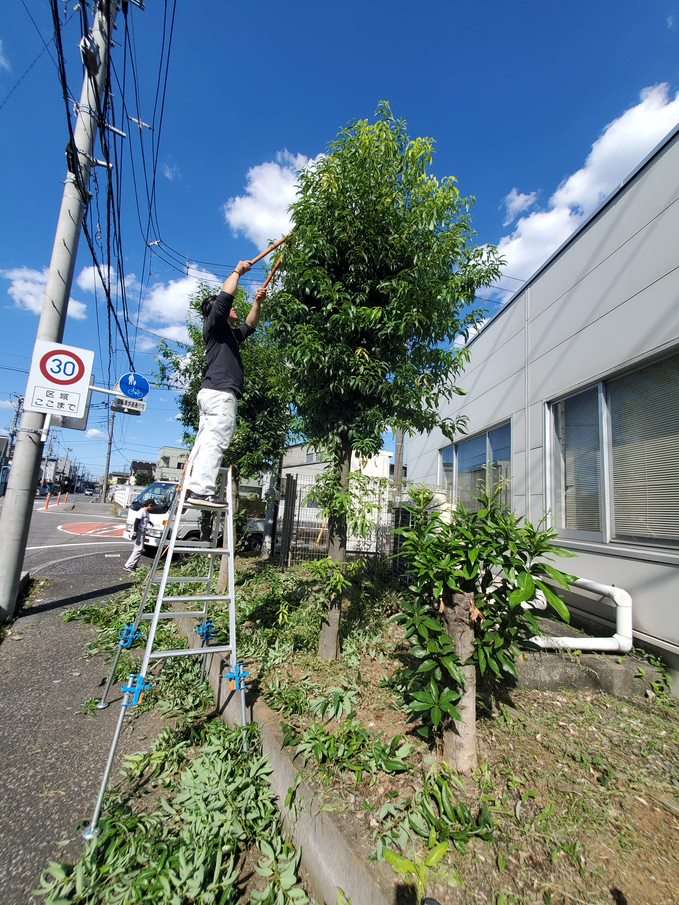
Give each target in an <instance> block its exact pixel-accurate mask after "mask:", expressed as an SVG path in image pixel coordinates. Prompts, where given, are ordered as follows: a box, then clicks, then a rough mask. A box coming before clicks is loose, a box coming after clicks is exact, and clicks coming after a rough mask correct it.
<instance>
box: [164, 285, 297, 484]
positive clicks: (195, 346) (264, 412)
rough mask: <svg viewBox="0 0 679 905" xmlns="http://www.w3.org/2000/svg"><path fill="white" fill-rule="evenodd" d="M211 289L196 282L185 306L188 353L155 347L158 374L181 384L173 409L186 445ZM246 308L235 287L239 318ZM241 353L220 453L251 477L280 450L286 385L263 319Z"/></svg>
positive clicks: (288, 413)
mask: <svg viewBox="0 0 679 905" xmlns="http://www.w3.org/2000/svg"><path fill="white" fill-rule="evenodd" d="M212 294H213V290H211V289H210V288H209V287H207V286H201V287H200V288H199V289H198V291H197V292H196V294H195V295H194V296H193V297H192V299H191V309H190V310H191V311H192V312H194V316H190V317H189V320H188V324H187V329H188V331H189V337H190V340H191V346H190V348H189V350H188V352H186V353H179V352H177V351H176V350H175V349H172V348H170V347H169V346H168V345H167V344H166V343H164V344H163V345H162V346H161V348H160V355H161V361H160V371H161V379H162V380H163V382H164V383H167V384H168V385H169V386H172V387H181V388H182V393H181V396H180V399H179V414H180V422H181V423H182V424H183V425H184V428H185V430H184V439H185V441H186V443H187V444H191V443H192V442H193V439H194V437H195V434H196V431H197V430H198V420H199V413H198V401H197V400H198V391H199V390H200V387H201V384H202V382H203V373H204V369H205V343H204V341H203V331H202V321H201V318H200V306H201V303H202V302H203V300H204V299H205V298H206V297H207V296H210V295H212ZM247 308H248V305H247V301H246V297H245V292H244V291H243V290H242V289H239V291H238V294H237V297H236V309H237V310H238V312H239V315H240V316H241V318H244V316H245V314H246V312H247ZM241 358H242V359H243V368H244V371H245V387H244V391H243V397H242V398H241V400H240V402H239V404H238V420H237V422H236V432H235V434H234V436H233V440H232V441H231V445H230V446H229V448H228V450H227V452H226V456H225V464H226V465H233V466H235V467H236V468H237V471H238V473H239V475H240V476H242V477H255V476H256V475H258V474H260V473H261V472H262V471H266V470H267V469H270V468H274V467H275V466H276V465H277V463H278V460H279V459H280V457H281V455H282V453H283V450H284V448H285V445H286V442H287V438H288V434H289V432H290V431H291V430H292V427H293V414H292V409H291V404H290V403H291V392H292V386H291V380H290V376H289V373H288V369H287V368H286V367H285V364H284V362H283V358H282V354H281V350H280V348H279V347H278V346H277V344H276V342H275V340H274V339H273V337H272V334H271V331H270V330H269V329H268V328H267V325H266V323H264V324H262V323H260V325H259V327H258V328H257V331H256V332H255V333H254V334H253V335H252V336H250V337H249V338H248V340H247V341H246V342H244V343H243V345H242V346H241Z"/></svg>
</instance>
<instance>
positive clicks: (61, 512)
mask: <svg viewBox="0 0 679 905" xmlns="http://www.w3.org/2000/svg"><path fill="white" fill-rule="evenodd" d="M33 512H42V513H44V514H45V515H70V513H69V512H63V510H61V509H60V510H59V511H58V512H53V511H52V510H51V509H48V510H47V512H45V510H44V509H43V508H42V506H40V507H39V508H38V507H37V506H36V507H35V508H34V509H33ZM73 515H75V516H79V517H80V518H82V517H83V516H86V515H87V513H86V512H74V513H73ZM91 518H106V519H113V521H114V522H119V521H120V519H121V518H122V516H120V515H99V513H96V512H93V513H92V515H91Z"/></svg>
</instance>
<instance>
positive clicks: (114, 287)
mask: <svg viewBox="0 0 679 905" xmlns="http://www.w3.org/2000/svg"><path fill="white" fill-rule="evenodd" d="M101 272H102V275H103V277H104V279H105V280H106V279H108V275H107V271H106V270H105V269H104V268H103V267H102V270H101ZM75 282H76V285H77V286H78V287H79V288H80V289H82V291H83V292H94V290H95V288H96V290H97V292H103V290H104V285H103V283H102V281H101V278H100V276H99V272H98V271H97V268H96V267H95V266H94V265H93V264H90V265H89V266H88V267H83V269H82V270H81V271H80V273H79V274H78V276H77V277H76V280H75ZM125 288H126V289H127V291H128V292H130V291H132V290H134V289H137V288H139V282H138V281H137V277H136V275H135V274H134V273H128V274H127V276H126V277H125ZM119 291H120V281H119V277H118V274H117V272H116V271H115V270H113V269H111V293H112V294H114V295H115V294H117V293H118V292H119Z"/></svg>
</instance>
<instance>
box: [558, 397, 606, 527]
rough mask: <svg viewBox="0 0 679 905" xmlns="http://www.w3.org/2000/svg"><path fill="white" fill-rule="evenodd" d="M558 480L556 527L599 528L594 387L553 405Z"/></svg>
mask: <svg viewBox="0 0 679 905" xmlns="http://www.w3.org/2000/svg"><path fill="white" fill-rule="evenodd" d="M555 430H556V438H557V447H558V459H557V462H558V472H559V474H558V478H559V479H558V480H557V482H556V500H555V509H556V512H557V517H558V523H559V525H560V527H562V528H567V529H569V530H574V531H589V532H598V531H600V530H601V515H600V500H599V496H600V478H601V452H600V449H601V444H600V441H599V412H598V399H597V390H596V389H591V390H586V391H585V392H584V393H578V395H577V396H571V397H570V398H569V399H564V400H563V402H559V403H557V405H556V411H555Z"/></svg>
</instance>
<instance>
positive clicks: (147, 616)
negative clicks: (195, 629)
mask: <svg viewBox="0 0 679 905" xmlns="http://www.w3.org/2000/svg"><path fill="white" fill-rule="evenodd" d="M182 616H196V617H198V616H200V617H202V618H205V616H207V610H206V609H202V610H185V611H183V612H174V611H173V612H171V613H159V614H158V618H159V619H180V618H181V617H182ZM141 619H142V622H150V621H151V620H152V619H153V613H142V617H141Z"/></svg>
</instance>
